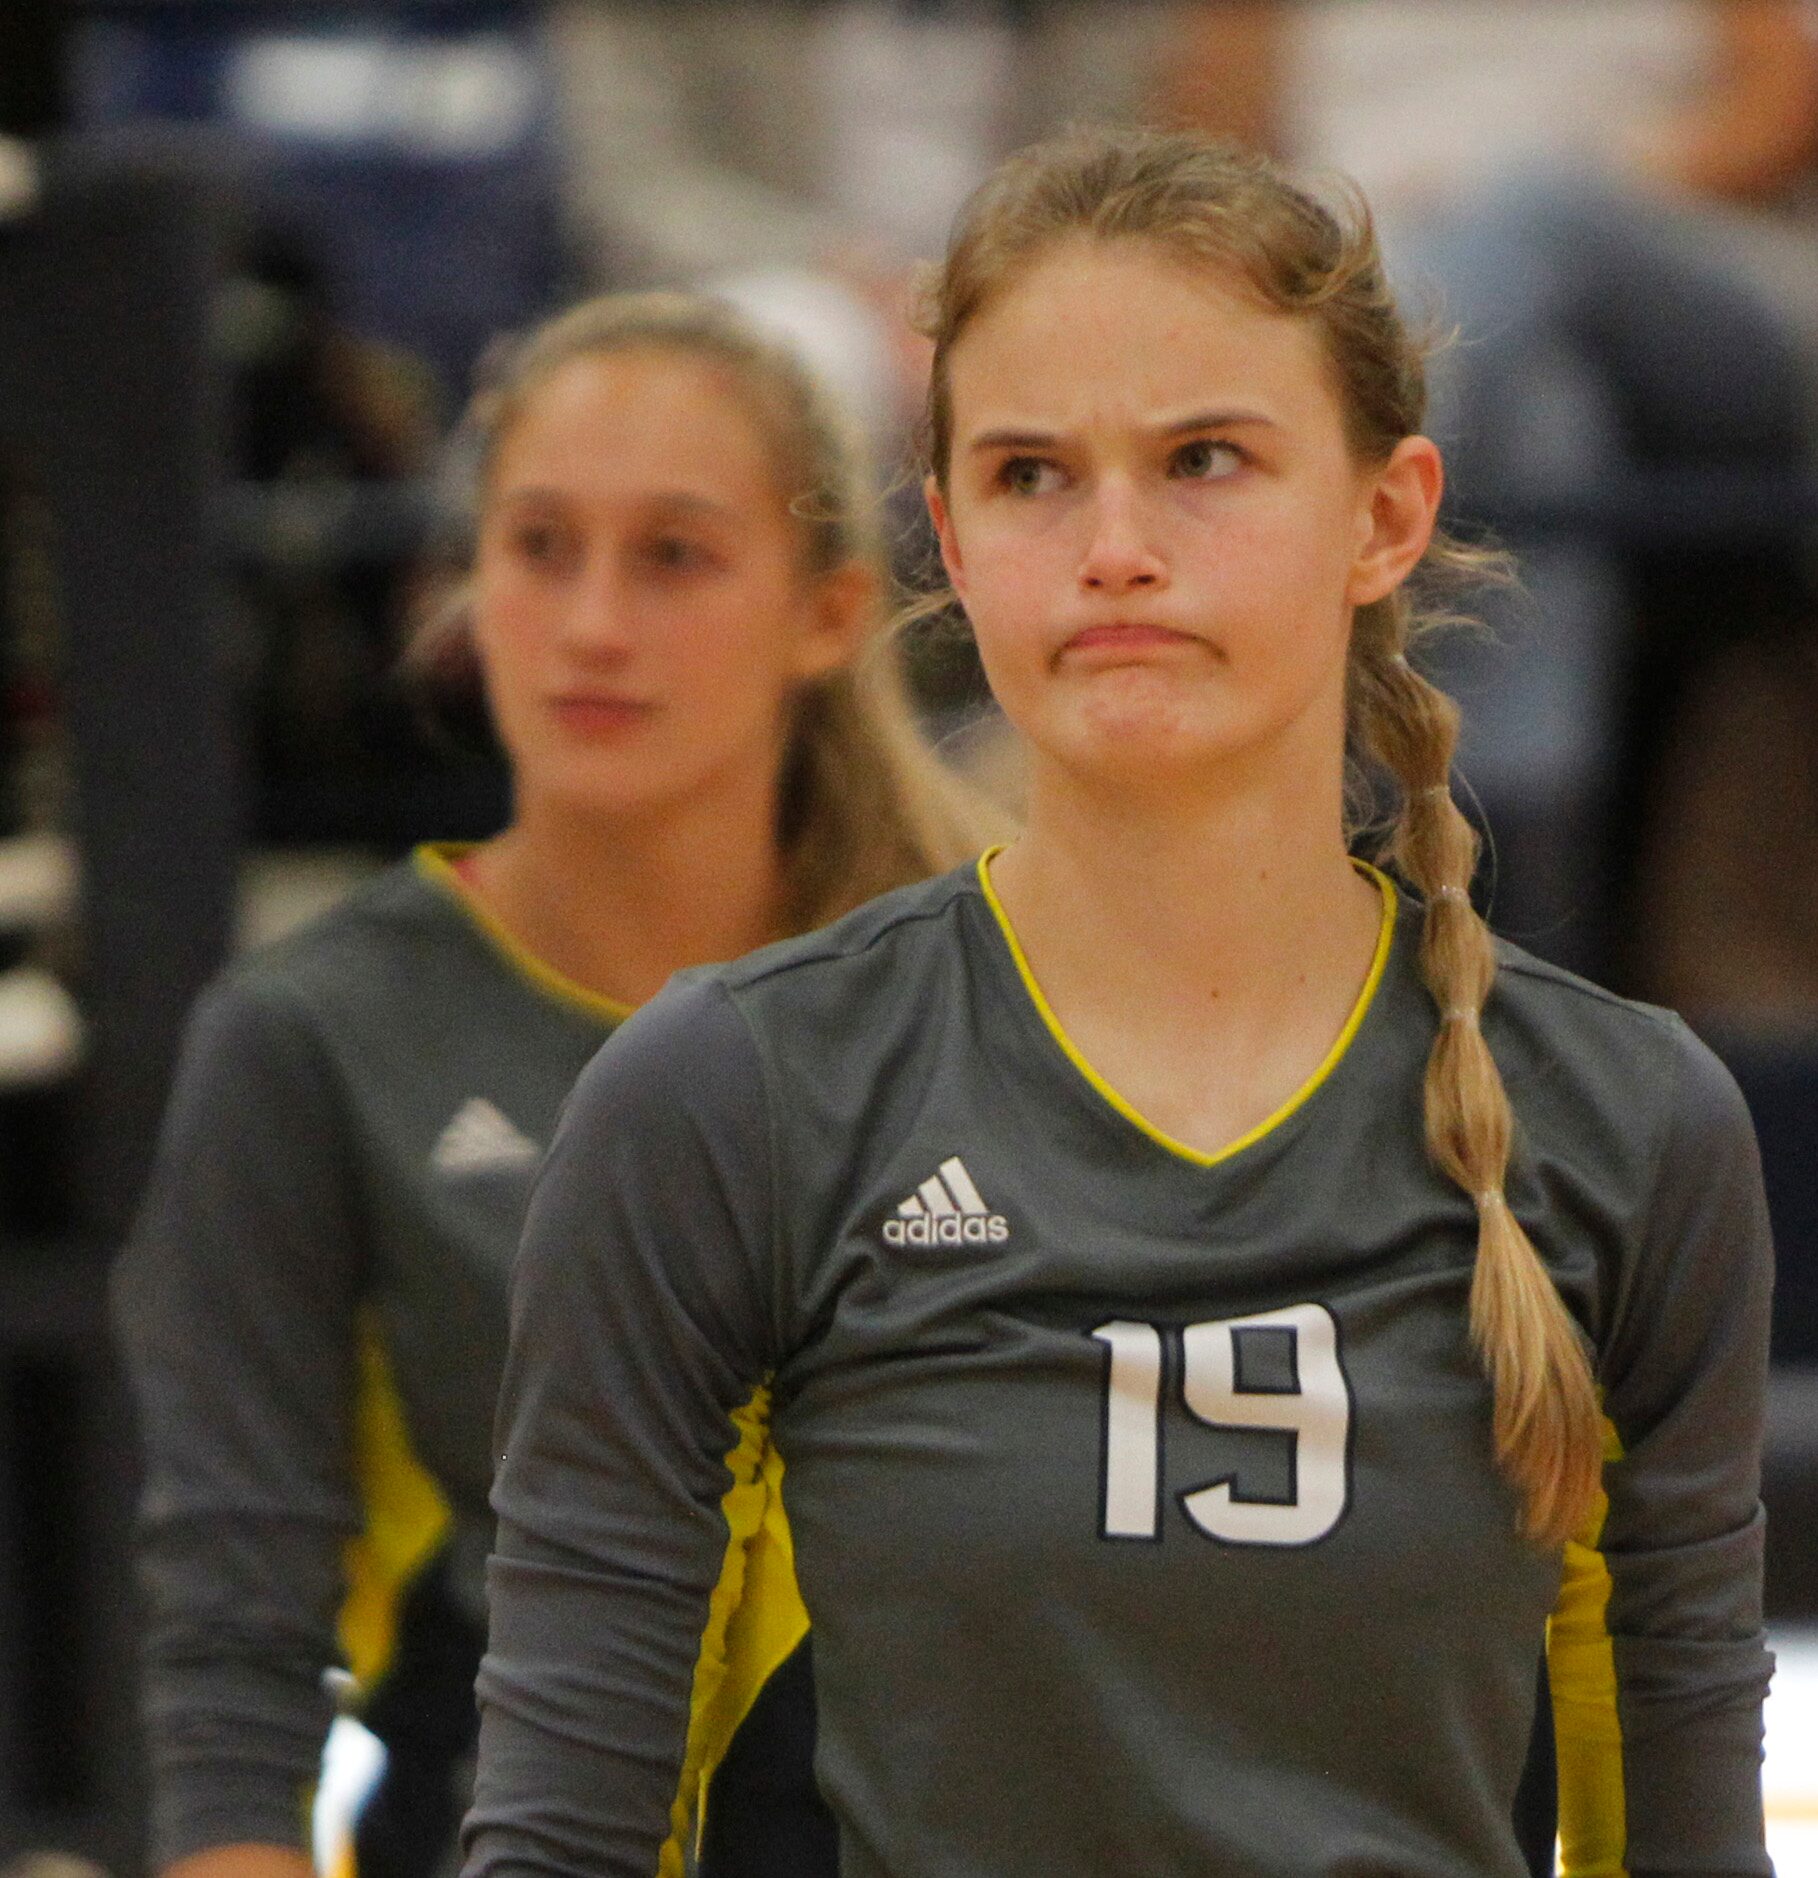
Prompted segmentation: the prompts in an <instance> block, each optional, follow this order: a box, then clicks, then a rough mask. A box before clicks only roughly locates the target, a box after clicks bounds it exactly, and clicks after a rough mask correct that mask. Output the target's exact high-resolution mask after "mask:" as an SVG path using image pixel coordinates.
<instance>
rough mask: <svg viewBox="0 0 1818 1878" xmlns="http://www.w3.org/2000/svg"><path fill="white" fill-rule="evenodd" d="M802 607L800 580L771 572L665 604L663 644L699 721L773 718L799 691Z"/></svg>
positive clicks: (660, 629)
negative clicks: (797, 635)
mask: <svg viewBox="0 0 1818 1878" xmlns="http://www.w3.org/2000/svg"><path fill="white" fill-rule="evenodd" d="M798 605H799V599H798V596H797V595H796V593H795V590H794V585H793V583H792V582H791V581H790V580H789V579H788V578H787V577H786V576H784V575H779V574H777V573H775V572H774V571H770V570H763V571H757V572H753V573H751V574H748V575H743V576H741V577H740V578H738V579H736V580H726V581H721V582H716V583H714V584H713V585H712V586H710V587H703V588H700V589H697V590H696V591H694V592H693V593H690V594H688V595H687V596H686V597H685V598H684V597H678V598H677V599H675V600H672V601H670V602H669V603H668V604H666V605H664V606H663V607H661V608H660V609H659V612H660V615H661V617H659V618H658V619H657V620H656V621H655V622H654V625H655V630H654V631H653V633H652V635H651V640H650V643H651V644H652V646H653V648H654V647H657V646H661V647H662V648H663V649H664V650H663V654H662V656H663V660H664V663H665V664H666V665H667V666H668V668H669V674H670V678H671V682H672V683H673V685H674V687H675V695H676V697H677V699H678V701H680V702H681V703H683V705H684V707H685V709H686V710H687V711H688V713H689V715H690V716H691V717H693V718H694V719H695V720H696V721H697V722H700V721H703V720H706V719H709V718H711V719H713V720H716V721H737V722H740V723H753V722H757V721H760V720H763V721H767V720H768V719H770V718H771V717H773V716H774V715H775V713H776V711H777V709H778V708H779V706H780V704H781V702H782V699H783V697H784V695H785V694H786V693H787V692H788V691H789V690H790V689H791V688H792V685H793V676H792V671H791V665H790V655H791V649H792V645H793V632H794V629H795V625H796V608H797V606H798Z"/></svg>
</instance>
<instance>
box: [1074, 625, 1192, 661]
mask: <svg viewBox="0 0 1818 1878" xmlns="http://www.w3.org/2000/svg"><path fill="white" fill-rule="evenodd" d="M1180 646H1198V647H1200V648H1201V649H1202V650H1204V651H1207V652H1211V653H1213V654H1214V655H1215V656H1216V655H1217V654H1218V647H1217V646H1216V645H1214V644H1213V643H1212V642H1211V641H1210V640H1208V639H1205V638H1202V637H1201V636H1200V635H1199V634H1198V633H1188V632H1180V631H1177V630H1176V629H1175V628H1174V627H1171V626H1158V625H1156V624H1155V623H1154V622H1153V621H1150V620H1112V621H1108V622H1106V623H1105V624H1103V625H1098V626H1086V627H1083V628H1081V630H1080V631H1078V632H1076V633H1073V634H1072V635H1070V636H1069V637H1068V638H1067V639H1065V640H1063V641H1062V643H1061V646H1060V650H1059V651H1058V652H1057V653H1056V654H1055V661H1056V663H1058V662H1059V661H1060V660H1062V659H1064V658H1067V657H1069V656H1072V655H1077V656H1081V657H1083V658H1086V659H1089V660H1090V661H1091V662H1092V663H1095V664H1102V663H1107V662H1115V661H1116V660H1117V659H1119V658H1129V657H1133V656H1134V657H1140V656H1141V655H1142V654H1144V653H1146V652H1158V651H1160V652H1165V651H1168V650H1170V649H1172V648H1176V647H1180Z"/></svg>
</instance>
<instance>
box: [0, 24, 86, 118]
mask: <svg viewBox="0 0 1818 1878" xmlns="http://www.w3.org/2000/svg"><path fill="white" fill-rule="evenodd" d="M69 36H70V14H69V9H68V7H67V5H66V4H65V3H64V0H6V5H5V6H3V7H0V137H46V136H49V135H50V133H51V132H52V131H57V130H61V129H62V128H63V126H64V124H65V123H66V122H67V121H68V118H69V86H68V84H67V82H66V62H65V54H66V50H67V47H68V43H69Z"/></svg>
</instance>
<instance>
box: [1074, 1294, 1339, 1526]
mask: <svg viewBox="0 0 1818 1878" xmlns="http://www.w3.org/2000/svg"><path fill="white" fill-rule="evenodd" d="M1252 1333H1268V1334H1269V1336H1270V1338H1271V1340H1272V1341H1273V1342H1274V1343H1275V1344H1276V1346H1277V1348H1276V1355H1277V1358H1278V1362H1277V1364H1276V1366H1275V1367H1276V1369H1277V1372H1278V1373H1277V1374H1276V1375H1275V1376H1273V1377H1272V1378H1271V1379H1270V1380H1269V1381H1267V1382H1261V1381H1257V1380H1254V1379H1252V1378H1250V1377H1247V1376H1246V1375H1245V1373H1244V1368H1245V1364H1244V1349H1245V1339H1246V1337H1248V1336H1249V1335H1250V1334H1252ZM1092 1335H1093V1337H1094V1338H1095V1339H1096V1340H1097V1341H1098V1342H1099V1343H1102V1344H1103V1345H1104V1346H1105V1348H1106V1350H1107V1351H1108V1353H1109V1361H1108V1362H1107V1363H1106V1365H1105V1408H1104V1500H1103V1510H1102V1530H1103V1532H1104V1536H1105V1537H1106V1538H1107V1539H1154V1538H1156V1537H1157V1536H1158V1535H1159V1533H1160V1529H1161V1495H1162V1382H1163V1378H1164V1375H1165V1373H1166V1370H1167V1366H1168V1365H1167V1343H1166V1341H1165V1338H1166V1335H1167V1333H1166V1332H1164V1330H1162V1329H1161V1328H1160V1327H1158V1326H1157V1325H1154V1324H1141V1323H1133V1322H1130V1321H1129V1320H1127V1319H1122V1318H1120V1319H1118V1320H1116V1321H1115V1322H1112V1323H1109V1324H1100V1325H1099V1327H1098V1328H1097V1329H1096V1330H1095V1331H1093V1332H1092ZM1179 1339H1180V1342H1179V1348H1180V1393H1181V1400H1182V1402H1183V1403H1184V1404H1185V1406H1186V1408H1187V1411H1188V1413H1189V1414H1191V1415H1193V1416H1194V1417H1195V1418H1196V1419H1197V1420H1199V1421H1202V1422H1204V1423H1205V1424H1206V1425H1207V1426H1208V1427H1211V1428H1267V1429H1273V1430H1276V1431H1277V1432H1279V1433H1282V1434H1290V1435H1292V1436H1293V1437H1294V1453H1293V1461H1292V1463H1291V1466H1290V1470H1289V1478H1290V1481H1291V1483H1292V1484H1291V1490H1290V1493H1289V1497H1288V1498H1287V1499H1286V1500H1259V1499H1245V1498H1244V1497H1243V1496H1242V1495H1241V1493H1240V1492H1239V1489H1238V1485H1237V1483H1236V1481H1235V1480H1233V1479H1231V1478H1230V1477H1226V1478H1225V1479H1222V1480H1217V1481H1214V1482H1213V1483H1212V1484H1211V1485H1209V1486H1205V1487H1200V1488H1198V1489H1197V1490H1196V1491H1194V1492H1191V1493H1183V1494H1182V1495H1181V1506H1182V1507H1183V1508H1184V1509H1185V1511H1186V1514H1187V1517H1188V1518H1189V1519H1191V1520H1192V1521H1193V1523H1194V1524H1195V1525H1196V1526H1197V1527H1198V1528H1199V1529H1200V1531H1201V1532H1203V1533H1206V1534H1207V1535H1208V1536H1210V1537H1211V1538H1214V1539H1220V1540H1223V1541H1225V1542H1226V1543H1228V1544H1231V1545H1311V1544H1312V1543H1313V1542H1314V1541H1315V1540H1317V1539H1323V1538H1324V1537H1325V1536H1326V1534H1327V1533H1329V1532H1330V1531H1331V1530H1332V1529H1333V1527H1334V1526H1336V1525H1337V1524H1338V1522H1339V1521H1340V1520H1341V1519H1342V1518H1343V1517H1344V1512H1345V1506H1346V1504H1347V1502H1348V1500H1349V1498H1350V1471H1351V1469H1350V1447H1351V1389H1350V1385H1349V1384H1348V1383H1347V1382H1346V1380H1345V1373H1344V1370H1343V1368H1342V1367H1341V1366H1340V1364H1339V1360H1338V1325H1337V1324H1336V1323H1335V1322H1334V1321H1333V1317H1332V1313H1331V1312H1330V1311H1328V1310H1327V1309H1326V1307H1325V1306H1324V1305H1323V1304H1291V1305H1289V1306H1287V1308H1286V1309H1284V1310H1279V1311H1259V1312H1257V1313H1256V1315H1255V1316H1253V1317H1226V1318H1218V1319H1215V1320H1213V1321H1211V1322H1209V1323H1203V1324H1188V1325H1187V1326H1186V1328H1185V1329H1183V1330H1182V1331H1180V1332H1179ZM1284 1339H1285V1348H1284V1347H1283V1340H1284ZM1284 1355H1285V1359H1286V1360H1285V1362H1282V1361H1280V1360H1279V1359H1280V1358H1281V1357H1283V1356H1284Z"/></svg>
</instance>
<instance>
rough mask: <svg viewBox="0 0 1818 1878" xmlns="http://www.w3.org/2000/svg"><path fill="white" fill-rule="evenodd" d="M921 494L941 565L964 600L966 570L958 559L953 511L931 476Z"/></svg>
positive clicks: (923, 485) (957, 539) (957, 537)
mask: <svg viewBox="0 0 1818 1878" xmlns="http://www.w3.org/2000/svg"><path fill="white" fill-rule="evenodd" d="M922 495H923V498H924V499H925V500H926V502H927V504H928V519H929V520H930V521H931V522H933V524H934V534H935V539H936V540H938V541H939V542H940V544H941V565H942V566H943V567H944V568H946V570H947V579H948V582H949V584H950V585H951V586H952V588H953V591H954V592H955V593H956V594H957V595H958V596H959V597H960V599H961V601H964V600H965V598H966V570H965V566H964V564H963V562H962V561H961V559H960V547H959V536H958V535H956V534H955V533H954V532H953V511H952V510H951V509H950V508H948V506H947V498H946V497H945V496H944V495H942V494H941V486H940V484H939V483H938V482H936V481H935V479H934V478H933V477H932V476H930V477H929V478H928V479H927V480H926V481H925V482H924V483H923V484H922Z"/></svg>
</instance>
